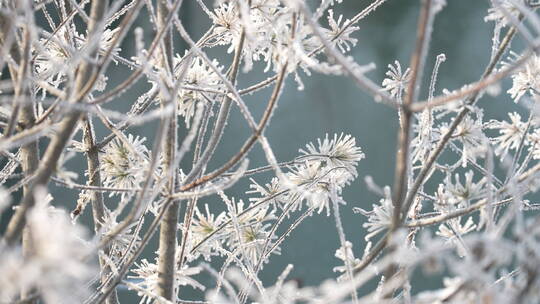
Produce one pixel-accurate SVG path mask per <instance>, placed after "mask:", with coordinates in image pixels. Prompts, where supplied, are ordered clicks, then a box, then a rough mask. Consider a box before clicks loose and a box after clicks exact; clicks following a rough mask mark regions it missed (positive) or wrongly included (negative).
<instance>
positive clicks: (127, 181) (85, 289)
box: [0, 0, 540, 304]
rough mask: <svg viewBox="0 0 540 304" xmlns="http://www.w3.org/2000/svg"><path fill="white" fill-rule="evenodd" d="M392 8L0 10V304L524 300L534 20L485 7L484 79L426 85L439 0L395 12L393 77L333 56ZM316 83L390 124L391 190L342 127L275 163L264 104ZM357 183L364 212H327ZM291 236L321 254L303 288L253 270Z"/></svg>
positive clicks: (211, 4) (38, 1)
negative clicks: (343, 83)
mask: <svg viewBox="0 0 540 304" xmlns="http://www.w3.org/2000/svg"><path fill="white" fill-rule="evenodd" d="M392 1H395V0H370V1H360V2H358V3H356V2H355V3H352V2H354V1H352V2H351V1H349V3H346V2H345V1H341V0H339V1H333V0H318V1H304V0H216V1H202V0H197V1H190V2H189V4H188V3H187V2H188V1H182V0H157V1H143V0H126V1H110V0H34V1H32V0H0V101H1V102H0V134H1V135H0V155H1V157H0V215H1V220H2V221H0V233H1V234H0V274H1V275H0V303H85V304H90V303H108V304H115V303H123V302H126V301H128V300H126V295H127V294H130V295H131V296H132V297H137V298H138V299H139V302H140V303H265V304H271V303H275V304H277V303H313V304H315V303H539V302H540V272H539V271H540V228H539V227H540V217H539V214H538V210H539V209H540V205H539V204H538V203H536V202H535V200H536V199H537V196H536V195H535V193H536V192H537V191H538V189H539V187H540V172H539V171H540V163H539V160H540V119H539V117H538V115H539V113H540V112H539V108H538V102H540V57H539V55H538V49H539V47H540V18H539V16H538V14H537V12H536V9H537V8H538V7H540V3H538V2H537V1H532V0H491V1H485V2H486V10H485V11H484V12H483V13H482V15H483V16H484V18H483V21H485V25H486V26H488V27H489V28H490V29H492V30H493V34H492V36H491V37H488V39H485V41H490V42H491V45H490V48H489V49H490V50H491V53H490V54H487V56H486V58H489V62H487V64H486V66H485V68H484V72H483V73H482V76H481V77H480V78H478V79H477V80H476V81H473V82H468V83H467V82H462V84H461V85H460V86H459V87H455V88H441V87H440V84H439V82H438V78H439V75H440V74H442V73H444V70H445V62H446V61H447V60H451V59H452V58H449V57H450V56H448V58H447V55H445V54H435V55H434V54H432V52H430V51H431V50H430V42H431V38H432V34H433V33H434V31H433V30H434V28H433V27H434V25H436V24H437V23H436V20H437V18H438V16H440V14H444V13H445V10H446V9H447V8H448V7H450V6H452V5H454V3H453V1H448V3H446V1H444V0H418V1H414V0H411V1H409V2H411V4H410V5H411V7H412V8H414V9H418V10H419V12H418V14H417V16H418V21H417V26H416V28H415V31H416V32H415V33H414V35H412V34H411V35H410V36H411V37H413V38H411V40H410V41H406V42H407V43H409V44H410V45H408V46H407V47H404V48H403V49H404V50H411V52H410V54H406V55H407V56H409V58H410V60H409V61H408V62H405V61H403V59H400V60H392V61H391V62H386V63H384V64H382V65H380V66H383V67H384V68H383V69H381V70H379V71H378V72H379V75H384V76H383V77H381V79H375V76H373V75H374V73H373V72H372V70H373V69H374V68H375V65H374V64H366V62H364V61H362V60H364V59H363V58H360V59H359V58H355V56H353V55H354V54H356V53H353V52H352V51H353V50H357V49H360V50H361V49H362V48H363V47H364V46H365V45H366V44H369V43H371V42H370V41H369V40H365V41H363V40H362V39H359V37H360V33H361V32H362V31H363V24H366V23H367V22H370V21H369V20H370V18H374V17H373V15H374V14H371V13H372V12H373V11H375V10H384V9H385V7H387V6H390V3H389V2H392ZM342 2H343V3H342ZM353 4H354V5H353ZM188 5H190V6H191V7H196V9H197V10H199V11H200V14H201V16H204V18H205V22H199V21H200V20H198V21H197V22H196V24H198V25H200V26H206V28H203V29H197V30H193V29H192V28H191V27H189V26H190V24H189V23H190V20H191V19H190V18H186V17H185V14H183V13H182V11H183V10H184V9H185V7H187V6H188ZM351 7H357V8H358V11H351V10H350V8H351ZM191 21H192V20H191ZM188 29H189V30H188ZM194 33H196V34H194ZM369 35H370V33H367V34H366V35H364V37H369ZM489 38H490V39H489ZM180 42H181V43H180ZM179 45H183V47H182V48H180V47H179ZM486 49H487V48H486ZM218 59H219V60H218ZM360 62H362V63H360ZM431 63H432V64H431ZM314 73H317V74H323V75H331V76H332V77H334V78H337V77H340V78H342V79H347V78H348V79H350V80H352V81H353V82H354V83H355V84H357V85H358V87H359V88H358V90H362V91H364V92H365V93H367V94H369V95H370V96H371V98H370V99H372V100H373V101H374V102H376V103H378V105H377V106H380V107H381V108H382V107H389V108H390V109H392V110H393V111H394V113H395V115H394V118H395V120H396V123H395V125H396V126H397V130H396V131H397V132H396V138H397V144H396V145H395V159H392V160H388V162H389V163H393V164H394V165H395V166H394V169H395V171H394V176H395V177H394V179H393V180H389V181H375V180H374V178H372V177H371V176H372V175H373V176H378V175H379V174H375V173H378V172H369V171H366V170H364V169H363V167H362V164H364V163H365V162H367V161H370V157H373V155H370V154H369V153H364V151H373V150H376V149H367V147H365V146H364V141H363V139H362V138H360V137H358V136H356V135H355V134H351V133H354V132H352V131H350V130H343V131H338V132H336V133H335V134H334V133H332V134H321V135H320V136H319V139H317V140H315V141H311V142H310V140H312V139H307V138H306V139H305V141H304V142H308V143H307V144H298V145H297V146H296V147H281V148H282V149H289V150H296V149H298V150H297V155H296V157H294V158H293V159H278V158H277V157H276V153H275V152H274V150H273V149H272V147H275V146H276V145H277V143H274V142H271V141H270V140H269V138H268V137H267V136H266V129H267V127H268V125H269V124H271V123H272V122H273V121H278V123H279V120H280V117H279V115H278V113H275V109H276V107H277V104H278V102H282V104H283V101H282V100H280V99H282V98H281V97H282V94H283V92H284V91H285V90H288V89H293V90H294V89H299V90H302V89H305V86H304V82H305V80H306V79H307V78H309V77H310V76H311V75H312V74H314ZM120 74H122V75H123V76H122V77H118V75H120ZM261 75H264V78H261ZM289 78H291V81H288V79H289ZM113 80H114V81H113ZM290 86H292V87H293V88H289V87H290ZM128 91H129V92H131V93H132V94H131V95H130V94H125V93H126V92H128ZM247 95H255V96H256V97H257V100H258V101H259V104H260V103H263V104H264V110H263V112H262V114H261V113H260V110H259V109H260V108H261V107H260V106H259V105H257V106H256V105H254V104H253V103H252V102H251V101H250V102H247V99H248V98H247V97H246V96H247ZM129 96H136V97H135V98H132V97H129ZM493 96H497V98H498V99H500V100H502V101H504V102H505V103H506V107H505V109H506V108H508V109H510V110H508V112H506V113H498V115H496V116H493V115H491V114H489V113H492V112H493V111H486V109H488V108H489V107H490V106H492V105H491V103H492V102H491V103H490V102H485V103H484V102H482V99H487V98H492V97H493ZM132 99H133V100H132ZM334 100H335V102H339V101H340V96H337V97H336V98H334ZM285 106H286V105H283V107H285ZM255 108H256V109H257V111H255ZM233 110H234V111H236V112H237V113H240V115H241V116H235V115H236V114H232V113H233ZM291 115H295V113H292V114H291ZM233 117H235V118H234V119H237V118H238V117H241V119H243V120H244V121H243V122H242V123H243V125H244V126H245V128H246V130H247V133H246V132H244V133H241V134H248V135H247V136H246V137H245V138H240V137H241V136H236V137H239V140H240V141H241V143H242V145H241V146H240V145H239V146H238V147H239V148H238V149H237V150H236V151H235V153H234V154H232V155H229V154H228V152H225V150H224V149H223V147H225V146H227V147H228V145H231V146H233V145H232V144H230V143H228V142H226V140H225V138H227V137H226V136H224V134H227V135H228V132H230V129H228V128H227V125H228V124H229V122H230V121H231V119H233ZM381 127H386V125H385V126H379V125H378V126H372V129H373V131H372V132H376V131H377V128H381ZM141 130H144V135H146V137H144V136H142V135H141V133H140V131H141ZM148 134H151V135H148ZM256 146H258V148H261V149H252V148H253V147H256ZM222 149H223V150H222ZM229 150H230V149H229ZM255 151H262V155H263V156H264V159H265V161H266V162H265V164H264V165H262V166H253V165H250V163H249V158H248V157H249V156H251V155H252V154H253V153H256V152H255ZM217 155H219V156H220V157H222V156H224V155H225V156H227V157H229V158H228V159H227V160H226V161H224V162H223V163H219V162H218V160H219V158H218V157H217ZM364 159H366V160H364ZM216 164H217V165H216ZM361 180H364V181H365V185H362V184H361V183H360V181H361ZM239 181H247V182H249V186H246V187H245V189H241V190H240V191H238V189H236V188H240V187H242V186H241V185H242V183H238V182H239ZM244 184H246V183H244ZM233 186H234V187H235V191H233V190H232V189H231V187H233ZM362 186H365V189H367V190H368V191H371V192H373V194H375V195H376V196H378V198H376V199H374V200H373V201H372V202H364V204H362V205H358V204H356V201H361V200H362V198H356V199H355V198H350V197H348V196H347V195H346V194H347V191H346V188H347V187H357V188H358V187H362ZM362 189H364V188H362ZM53 196H54V197H53ZM366 197H367V196H366ZM353 200H354V201H353ZM345 213H347V214H351V213H353V215H352V216H353V217H354V219H356V223H355V227H356V228H355V229H354V230H353V231H349V230H350V228H349V227H351V226H350V225H344V223H343V220H344V218H345V217H343V216H342V215H343V214H345ZM308 218H311V219H312V220H313V221H331V222H333V223H334V224H335V227H336V228H335V230H334V231H333V232H334V233H335V234H336V238H335V239H337V240H339V242H338V243H337V242H336V244H335V245H336V246H335V251H334V252H331V253H329V254H330V255H331V256H332V259H333V260H334V261H335V263H334V264H332V265H320V267H321V268H324V269H332V270H333V271H334V275H333V276H331V277H328V278H327V279H326V280H324V281H322V282H319V283H318V284H315V285H313V286H304V284H303V282H301V280H298V279H295V278H294V271H295V269H294V267H295V266H294V265H293V264H292V263H291V264H289V265H288V266H286V267H285V268H284V269H276V266H275V264H274V263H272V261H273V258H274V257H275V255H279V254H283V255H284V256H288V255H285V254H284V253H287V252H286V251H287V246H286V244H287V242H288V241H290V237H291V236H292V235H294V234H295V233H296V230H297V229H298V227H301V226H302V224H303V222H304V221H305V220H306V219H308ZM345 228H347V229H345ZM328 235H330V234H328V233H327V234H325V235H318V236H317V237H318V238H324V237H327V236H328ZM335 239H333V240H332V241H335ZM324 241H326V240H324ZM268 268H270V269H271V270H272V273H281V274H280V275H278V276H276V277H274V278H273V280H271V281H270V282H269V281H268V280H267V277H266V279H265V280H264V282H263V280H262V278H263V276H262V275H261V272H262V270H263V269H268ZM418 275H422V276H424V277H426V278H428V279H430V280H432V281H433V284H430V285H429V288H426V287H425V286H422V283H421V280H419V279H418ZM437 284H438V285H437ZM196 295H198V297H197V298H194V297H195V296H196Z"/></svg>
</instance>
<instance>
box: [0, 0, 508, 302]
mask: <svg viewBox="0 0 540 304" xmlns="http://www.w3.org/2000/svg"><path fill="white" fill-rule="evenodd" d="M371 2H372V0H354V1H352V0H349V1H343V3H341V4H336V6H335V16H336V17H337V16H338V15H339V14H343V15H344V18H352V17H353V16H354V15H355V14H356V13H357V12H358V11H360V10H362V9H363V8H365V7H367V6H368V5H369V4H370V3H371ZM419 2H420V1H418V0H388V1H387V3H385V4H383V5H382V6H381V7H380V8H378V9H377V10H376V11H375V12H373V13H372V14H370V15H369V16H367V17H366V18H365V19H364V20H362V21H361V22H360V23H359V24H358V25H359V26H360V30H359V31H357V32H356V33H355V34H354V35H353V36H354V37H356V38H358V44H357V45H356V47H355V48H354V49H353V50H352V52H351V53H350V55H351V56H353V57H354V58H355V60H356V61H357V62H358V63H359V64H361V65H364V64H368V63H374V64H375V65H376V69H375V70H374V71H371V72H369V73H368V74H367V76H368V77H370V78H371V79H372V80H373V81H374V82H376V83H379V84H380V83H381V82H382V80H383V79H384V78H385V75H384V74H385V73H386V71H387V65H388V64H391V63H393V62H394V61H395V60H398V61H399V62H400V63H401V65H402V67H403V69H405V68H406V67H407V66H408V62H409V58H410V55H411V52H412V49H413V47H414V42H415V37H416V24H417V17H418V13H419ZM447 2H448V4H447V5H446V7H445V8H444V9H443V10H442V11H441V12H440V13H439V14H438V15H437V17H436V19H435V23H434V31H433V35H432V43H431V46H430V49H429V56H428V60H427V64H426V71H425V73H424V79H423V84H424V85H423V87H422V91H421V92H422V93H421V97H426V96H427V90H426V87H427V86H426V84H427V82H428V80H429V76H430V75H431V69H432V67H433V64H434V63H435V58H436V56H437V55H438V54H441V53H444V54H445V55H446V62H444V63H443V64H442V65H441V67H440V70H439V81H438V83H437V85H436V94H440V93H441V91H442V89H444V88H447V89H450V90H452V89H455V88H458V87H460V86H461V85H463V84H465V83H469V82H473V81H475V80H477V79H478V78H479V77H480V75H481V74H482V72H483V70H484V68H485V67H486V65H487V64H488V61H489V58H490V52H491V39H492V33H493V26H494V25H493V23H486V22H484V17H485V16H486V14H487V9H488V7H489V1H488V0H477V1H470V0H451V1H447ZM205 3H207V4H208V5H209V6H210V7H212V5H213V1H205ZM180 14H181V20H182V22H183V24H184V26H186V28H187V29H188V30H189V32H190V34H191V35H192V38H193V39H194V40H197V39H198V38H200V37H201V35H202V34H203V33H204V32H205V31H206V30H207V29H208V27H209V25H210V20H208V18H207V17H206V15H204V14H203V12H202V10H201V9H200V8H199V7H198V5H197V3H196V1H184V4H183V6H182V8H181V10H180ZM38 17H42V16H38ZM321 20H322V19H321ZM323 22H326V21H325V19H324V20H323ZM135 26H138V27H141V28H142V29H144V33H145V39H146V43H149V41H150V40H151V38H152V37H153V35H154V31H153V28H152V26H151V24H150V23H149V20H148V17H147V15H146V12H145V11H144V10H143V11H142V12H141V14H140V15H139V17H138V20H137V21H136V24H135ZM131 35H132V33H131ZM133 46H134V41H133V37H132V36H130V37H128V38H127V39H126V40H125V42H124V44H123V45H122V54H123V55H124V56H125V57H128V58H129V57H131V56H134V55H135V54H133V53H132V52H133V49H134V47H133ZM185 48H186V45H185V43H183V41H182V40H181V39H180V38H179V37H178V36H176V37H175V49H176V52H177V53H178V54H182V55H183V54H184V52H185ZM518 49H519V46H518ZM225 51H226V48H223V47H222V48H214V49H211V50H210V51H209V55H210V57H211V58H216V59H217V60H218V61H219V62H220V64H222V65H225V66H228V65H229V64H230V62H231V55H230V54H227V53H226V52H225ZM130 52H131V53H130ZM263 68H264V67H262V68H261V67H259V68H258V69H257V68H256V69H255V70H254V71H252V72H250V73H249V74H241V75H240V78H239V87H240V88H245V87H248V86H250V85H252V84H254V83H256V82H257V81H258V80H262V79H265V78H267V77H270V76H272V73H271V72H269V73H267V74H265V73H263V72H262V69H263ZM129 73H131V71H130V70H129V69H127V68H124V67H123V66H121V65H118V66H114V65H112V66H111V68H110V69H109V71H108V77H109V84H108V88H111V87H114V86H116V85H117V84H118V83H120V82H122V81H123V80H124V79H125V78H126V77H127V75H128V74H129ZM300 75H301V77H302V80H303V81H304V83H305V89H304V90H298V89H297V84H296V82H295V81H294V79H293V77H292V76H289V78H288V79H287V81H286V85H285V89H284V91H283V95H282V97H281V99H280V100H279V103H278V108H277V110H276V112H275V114H274V116H273V117H272V120H271V123H270V125H269V127H268V128H267V129H266V136H267V137H268V139H269V141H270V144H271V145H272V148H273V149H274V152H275V154H276V157H277V158H278V161H288V160H292V159H293V158H295V157H296V156H297V155H298V149H300V148H303V147H304V146H305V144H307V143H309V142H310V141H316V140H317V138H323V137H324V136H325V134H327V133H328V134H329V135H330V136H332V134H333V133H338V134H340V133H345V134H351V135H352V136H354V137H355V138H356V141H357V145H359V146H360V147H361V148H362V149H363V151H364V153H365V154H366V158H365V159H364V160H362V161H361V162H360V164H359V167H358V172H359V177H358V178H357V179H356V180H355V181H354V182H353V183H352V184H351V185H350V186H348V187H346V188H345V189H344V193H343V196H344V199H345V200H346V201H347V205H345V206H342V207H341V215H342V220H343V225H344V228H345V232H346V236H347V239H348V240H349V241H350V242H352V243H353V245H354V247H353V249H354V252H355V256H357V257H361V256H362V253H363V251H364V247H365V244H366V242H365V241H364V236H365V234H366V233H365V229H364V228H363V227H362V224H363V223H364V221H365V218H364V217H363V216H362V215H359V214H354V213H353V212H352V209H353V208H354V207H360V208H363V209H366V210H371V209H372V207H371V205H372V204H375V203H377V202H378V201H379V199H380V197H378V196H377V195H375V194H373V193H371V192H369V191H368V190H367V187H366V185H365V182H364V178H365V176H368V175H369V176H371V177H372V178H373V180H374V181H375V183H377V184H378V185H380V186H385V185H391V184H392V182H393V175H394V159H395V146H396V140H397V138H396V134H397V127H398V120H397V114H396V112H395V111H394V110H393V109H391V108H389V107H387V106H385V105H382V104H378V103H376V102H375V101H374V100H373V99H372V98H371V97H370V96H368V95H366V94H364V93H363V92H362V91H361V90H360V89H359V88H358V87H357V86H356V85H355V83H354V82H353V81H352V80H350V79H347V78H346V77H338V76H326V75H319V74H317V73H315V72H314V73H313V75H312V76H307V75H305V74H303V73H302V72H301V74H300ZM149 87H150V86H149V84H148V83H147V82H146V80H141V81H139V82H138V83H137V85H135V86H134V87H133V88H132V89H130V90H129V91H128V92H127V93H125V94H123V95H122V96H120V97H119V98H117V100H114V101H113V102H110V103H109V104H107V106H106V108H109V109H114V110H119V111H127V110H128V109H129V107H130V105H131V104H132V103H133V101H134V100H136V98H137V97H138V96H140V95H141V94H142V93H144V92H146V91H147V90H148V89H149ZM508 88H509V83H507V82H505V83H503V86H502V91H503V92H505V91H506V90H507V89H508ZM270 92H271V88H266V89H264V90H262V91H260V92H257V93H256V94H254V95H250V96H247V97H246V102H247V104H248V106H249V107H250V109H252V111H253V113H254V115H255V118H256V120H258V118H259V117H260V115H261V113H262V110H263V109H264V107H265V104H266V101H267V99H268V97H269V95H270ZM479 105H480V106H481V107H483V108H485V115H486V119H485V120H488V119H491V118H496V119H506V116H507V114H506V112H507V111H508V109H510V107H512V106H514V104H513V102H512V101H511V100H510V98H509V97H508V95H507V94H505V93H503V94H501V95H500V96H499V97H498V98H493V97H489V96H486V97H484V98H483V99H482V100H481V101H480V103H479ZM231 115H232V116H231V118H230V120H229V123H228V125H227V128H226V130H225V134H224V137H223V139H222V141H221V144H220V146H219V147H218V152H217V153H216V154H215V157H214V159H213V160H212V162H211V163H210V165H209V168H208V171H211V170H213V169H215V168H217V167H219V166H220V164H222V163H224V162H225V161H227V160H228V159H229V158H230V157H231V156H232V155H234V154H235V153H236V151H237V150H238V148H239V147H240V146H241V145H242V143H243V142H244V140H245V139H246V138H248V136H249V135H250V132H249V130H248V128H246V127H247V124H246V122H245V121H244V119H243V117H242V116H241V115H240V113H239V112H238V111H237V109H234V110H233V112H232V114H231ZM96 128H97V132H98V138H99V137H100V136H104V135H105V134H108V133H107V132H106V130H105V128H104V127H103V126H102V125H100V124H99V123H96ZM155 128H156V123H155V122H153V123H150V124H147V125H144V126H140V127H133V128H131V129H129V131H128V133H131V134H134V135H140V136H144V137H146V138H147V141H146V144H147V146H148V147H150V145H151V143H152V142H153V139H154V134H155ZM183 134H185V133H182V132H180V136H182V135H183ZM79 136H80V135H79ZM180 138H181V137H180ZM43 147H44V146H43ZM249 159H250V168H253V167H257V166H260V165H266V160H265V158H264V154H263V153H262V150H261V148H260V146H258V145H257V146H255V148H254V149H253V150H252V151H251V153H250V155H249ZM189 161H190V160H189ZM443 162H444V160H443ZM85 164H86V163H85V162H84V161H83V159H82V157H81V156H77V157H75V158H73V159H72V160H70V161H69V162H68V167H69V168H71V169H72V171H75V172H79V180H78V181H79V182H81V183H84V180H85V177H84V176H83V174H82V172H84V170H85V169H86V167H85ZM81 165H83V166H81ZM189 166H190V165H189V162H186V168H189ZM271 176H272V175H271V173H269V174H261V175H257V176H254V178H255V179H256V180H257V182H259V183H261V184H263V183H266V182H269V181H270V178H271ZM248 187H249V180H248V179H244V180H242V181H241V182H239V183H238V184H237V185H236V186H235V187H234V188H232V189H229V190H228V191H226V194H227V195H229V196H232V197H235V198H236V199H244V200H245V201H247V199H248V196H246V195H245V191H246V190H248ZM52 194H53V196H54V198H55V200H54V203H55V204H56V205H62V206H65V207H66V208H67V209H68V210H72V209H73V208H74V207H75V203H76V200H77V193H76V192H75V191H72V190H66V189H64V188H60V187H53V191H52ZM107 199H108V203H109V204H112V202H114V199H109V198H108V197H107ZM14 200H15V201H17V199H16V198H15V199H14ZM205 203H207V204H209V205H210V206H211V208H212V209H213V210H220V209H223V203H222V201H221V199H220V198H219V197H217V196H212V197H207V198H204V199H201V200H200V202H199V206H203V205H204V204H205ZM182 210H184V209H183V208H182ZM182 212H183V211H182ZM90 214H91V212H90V208H88V209H87V210H86V213H85V215H84V216H83V217H82V218H81V219H80V220H81V221H82V222H83V223H84V224H86V225H88V226H89V227H92V221H91V219H90V217H89V216H90ZM294 218H295V216H294V215H293V216H292V217H291V219H294ZM3 222H4V223H5V220H4V221H3ZM4 225H5V224H2V225H0V226H1V227H0V229H1V228H3V226H4ZM281 231H282V230H281ZM339 246H340V245H339V240H338V236H337V230H336V226H335V223H334V218H333V216H326V212H323V213H321V214H315V215H314V216H312V217H309V218H308V219H306V220H305V221H304V222H303V223H302V224H301V225H300V226H299V227H298V228H297V229H296V230H295V231H294V232H293V233H292V234H291V235H290V237H289V238H288V240H286V241H285V242H284V243H283V245H282V246H281V255H272V256H271V257H270V262H269V263H268V264H266V266H265V267H264V269H263V271H262V272H261V274H260V276H261V278H262V280H263V282H264V283H265V284H273V282H275V280H276V278H277V276H278V275H279V274H280V273H281V272H282V271H283V270H284V268H285V267H286V266H287V265H288V264H294V269H293V271H292V272H291V274H290V275H289V278H292V279H296V280H298V281H300V282H302V283H303V284H304V285H318V284H320V283H321V282H322V281H323V280H325V279H326V278H332V277H335V276H336V274H335V273H334V272H333V270H332V269H333V267H335V266H338V265H340V262H341V261H340V260H338V259H337V258H335V257H334V253H335V250H336V249H337V248H339ZM156 250H157V238H156V237H154V239H153V241H152V243H151V244H150V245H149V246H148V249H147V250H146V252H145V253H144V254H143V257H142V258H147V259H148V260H150V261H153V260H154V256H155V255H154V252H155V251H156ZM219 264H220V263H217V264H216V265H219ZM197 279H199V280H200V281H201V282H202V283H203V284H204V285H206V286H212V285H213V283H212V282H213V279H212V278H210V277H208V276H204V275H203V276H199V277H197ZM374 283H375V282H371V283H370V284H371V285H370V287H373V284H374ZM418 283H419V284H418V285H413V286H415V289H414V290H413V292H417V291H419V290H422V289H426V288H433V287H435V286H439V285H440V281H439V280H433V279H431V280H425V279H423V277H422V275H421V274H420V273H419V274H418ZM119 294H120V296H121V298H124V299H126V300H128V299H133V301H135V299H136V298H135V297H134V296H133V292H129V295H128V292H127V291H125V290H123V289H122V288H121V289H120V291H119ZM201 296H202V293H201V292H199V291H194V290H187V289H186V291H184V292H183V293H182V298H184V299H201Z"/></svg>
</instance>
